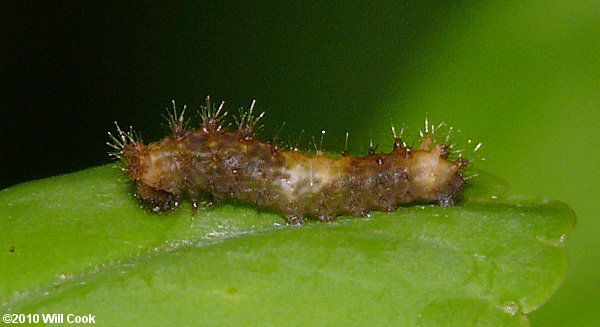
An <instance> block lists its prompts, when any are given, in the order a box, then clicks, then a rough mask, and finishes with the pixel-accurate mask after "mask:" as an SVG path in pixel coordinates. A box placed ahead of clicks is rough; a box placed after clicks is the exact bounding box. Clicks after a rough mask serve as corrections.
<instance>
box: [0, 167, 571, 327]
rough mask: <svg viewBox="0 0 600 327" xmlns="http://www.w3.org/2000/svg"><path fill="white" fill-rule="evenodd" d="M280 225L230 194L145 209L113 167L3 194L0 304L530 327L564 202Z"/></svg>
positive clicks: (558, 253) (122, 319)
mask: <svg viewBox="0 0 600 327" xmlns="http://www.w3.org/2000/svg"><path fill="white" fill-rule="evenodd" d="M480 175H481V177H478V178H475V179H474V180H473V182H472V183H471V185H469V187H468V188H467V190H466V191H465V195H464V200H463V202H462V204H460V205H458V206H454V207H450V208H441V207H437V206H429V205H426V206H408V207H402V208H400V209H399V210H397V211H396V212H393V213H382V212H372V213H371V216H370V217H369V218H355V217H340V218H339V219H338V220H337V221H335V222H333V223H321V222H317V221H314V220H313V221H309V222H308V223H306V224H304V225H303V226H289V225H286V224H285V223H284V220H283V218H281V217H280V216H279V215H277V214H275V213H272V212H264V211H261V210H257V209H256V208H254V207H252V206H246V205H238V204H229V205H221V206H218V207H215V208H210V209H204V210H200V211H199V212H198V213H196V214H195V215H193V214H192V211H191V209H190V207H189V205H187V204H185V205H184V206H183V207H182V208H181V209H180V210H179V211H177V212H174V213H170V214H163V215H153V214H149V213H146V212H145V211H143V210H141V209H140V208H139V203H138V202H137V200H136V199H135V198H134V197H133V196H131V189H130V185H129V182H128V180H127V178H126V177H125V176H124V174H122V173H121V172H120V171H119V170H118V169H114V168H112V167H111V166H110V165H107V166H101V167H97V168H92V169H88V170H85V171H82V172H78V173H74V174H69V175H63V176H58V177H54V178H49V179H45V180H40V181H35V182H30V183H25V184H21V185H18V186H15V187H12V188H10V189H6V190H3V191H1V192H0V246H1V247H0V249H2V251H1V252H0V277H1V281H0V299H1V305H2V308H3V311H4V312H13V313H51V312H55V313H61V312H62V313H69V312H72V313H79V314H87V313H90V314H93V315H95V316H96V321H97V323H98V324H99V325H126V326H162V325H164V324H167V323H173V322H177V325H180V326H186V325H199V324H201V325H204V326H244V325H260V326H281V325H298V326H300V325H301V326H316V325H318V326H339V325H344V326H365V325H369V326H388V325H398V326H491V325H493V326H528V325H529V323H528V320H527V318H526V313H528V312H531V311H532V310H535V309H536V308H538V307H539V306H540V305H542V304H543V303H544V302H545V301H546V300H547V298H548V297H549V296H550V295H551V294H552V293H553V292H554V291H555V290H556V289H557V288H558V286H559V285H560V283H561V282H562V280H563V278H564V275H565V273H566V270H567V256H566V251H565V249H564V244H563V243H564V241H565V239H566V238H567V236H568V234H569V233H570V231H571V229H572V227H573V225H574V223H575V218H574V214H573V212H572V210H571V209H570V208H569V207H568V206H566V205H565V204H563V203H560V202H557V201H550V200H545V199H539V198H531V197H505V196H504V193H505V191H506V185H505V183H504V182H502V181H501V180H500V179H498V178H495V177H493V176H491V175H488V174H485V173H481V174H480Z"/></svg>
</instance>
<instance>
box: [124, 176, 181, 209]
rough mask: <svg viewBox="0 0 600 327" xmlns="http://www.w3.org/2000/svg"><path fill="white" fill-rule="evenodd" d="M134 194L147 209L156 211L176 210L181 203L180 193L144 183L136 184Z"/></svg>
mask: <svg viewBox="0 0 600 327" xmlns="http://www.w3.org/2000/svg"><path fill="white" fill-rule="evenodd" d="M135 196H136V197H137V198H139V199H140V200H142V202H143V203H144V206H145V207H146V208H147V209H148V210H149V211H152V212H156V213H160V212H166V211H173V210H177V209H178V208H179V205H180V204H181V196H180V195H178V194H172V193H169V192H166V191H162V190H157V189H154V188H152V187H150V186H148V185H146V184H144V183H138V184H137V185H136V189H135Z"/></svg>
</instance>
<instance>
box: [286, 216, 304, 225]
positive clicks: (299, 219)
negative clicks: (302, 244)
mask: <svg viewBox="0 0 600 327" xmlns="http://www.w3.org/2000/svg"><path fill="white" fill-rule="evenodd" d="M285 219H286V220H287V222H288V223H289V224H290V225H302V223H303V222H304V216H302V215H301V214H288V215H285Z"/></svg>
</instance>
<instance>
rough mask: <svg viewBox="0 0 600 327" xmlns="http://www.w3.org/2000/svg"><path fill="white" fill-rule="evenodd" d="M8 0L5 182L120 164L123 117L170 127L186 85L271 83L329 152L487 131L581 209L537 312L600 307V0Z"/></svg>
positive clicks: (498, 152) (228, 96) (292, 125)
mask: <svg viewBox="0 0 600 327" xmlns="http://www.w3.org/2000/svg"><path fill="white" fill-rule="evenodd" d="M2 6H3V8H1V9H2V12H3V16H4V17H3V19H2V23H1V24H2V29H3V32H2V35H3V37H2V39H3V41H4V42H5V43H6V44H5V45H3V46H2V49H3V50H4V51H2V58H1V61H0V63H1V66H0V69H1V72H2V76H3V78H2V80H1V82H2V84H1V85H0V86H1V89H2V92H1V93H0V95H1V96H2V97H3V100H2V114H1V116H0V117H2V123H3V125H4V126H5V127H4V130H5V131H6V132H5V133H4V134H3V136H2V137H1V138H0V139H1V141H0V142H1V143H0V146H2V149H4V150H5V156H4V159H3V160H2V163H1V167H0V168H1V169H2V178H1V179H0V187H7V186H9V185H12V184H14V183H18V182H21V181H25V180H28V179H33V178H38V177H45V176H49V175H54V174H59V173H64V172H70V171H74V170H78V169H83V168H86V167H91V166H94V165H98V164H102V163H105V162H107V161H108V159H107V157H106V154H105V153H106V150H107V147H106V146H105V145H104V142H106V131H108V130H112V129H113V126H112V121H113V120H118V121H119V122H120V123H121V124H122V125H125V126H126V125H129V124H132V125H134V126H135V127H136V128H137V129H138V130H140V131H141V132H142V134H143V136H145V138H146V139H150V140H152V139H156V138H158V137H160V136H161V135H162V133H163V131H162V130H161V127H160V126H161V124H162V122H163V120H162V118H160V115H161V114H162V113H163V112H164V107H166V106H168V105H169V103H170V100H171V99H176V100H177V102H178V103H180V104H190V105H192V106H193V108H197V107H198V105H199V104H200V103H202V102H203V97H204V96H205V95H207V94H210V95H212V96H213V98H214V99H217V100H220V99H224V100H227V103H228V105H229V108H231V109H234V108H236V107H239V106H248V105H249V103H250V101H251V100H252V99H257V101H258V108H259V109H261V110H265V111H267V116H266V118H265V125H266V131H265V135H271V134H272V132H273V131H274V130H275V129H276V125H277V124H278V123H279V122H282V121H285V122H287V127H286V129H285V130H284V135H283V138H284V139H288V140H295V136H296V134H298V133H299V131H300V130H301V129H306V130H307V135H318V134H319V131H320V130H321V129H322V128H326V129H327V136H326V138H325V148H326V149H332V150H340V149H341V148H342V147H343V134H344V132H345V131H350V132H351V140H350V148H351V149H355V150H357V151H358V150H360V149H364V148H365V147H366V144H367V142H368V139H369V137H370V135H373V138H374V139H375V141H377V142H380V143H382V144H383V143H384V142H385V140H386V138H387V139H389V132H388V126H389V122H390V120H392V121H394V122H395V123H396V124H397V125H399V126H400V125H402V123H406V124H407V125H408V126H411V127H415V126H420V125H421V124H422V121H423V119H424V117H425V116H426V115H428V116H429V117H430V119H431V120H433V121H436V122H439V121H446V122H448V123H449V124H451V125H452V126H455V127H457V128H460V129H462V131H463V132H462V135H463V136H465V137H468V138H472V139H473V140H476V141H481V142H483V144H484V147H483V151H482V153H483V156H485V158H486V161H481V160H479V161H478V162H477V163H476V164H478V165H480V166H481V167H483V168H484V169H486V170H489V171H491V172H493V173H495V174H497V175H499V176H502V177H503V178H505V179H506V180H507V181H508V182H509V184H510V185H511V190H512V192H513V193H528V194H538V195H543V196H548V197H551V198H556V199H560V200H563V201H565V202H566V203H568V204H570V205H571V206H573V208H574V209H575V211H576V212H577V214H578V219H579V222H578V226H577V227H576V229H575V232H574V234H573V236H572V239H571V240H570V242H569V250H570V254H571V258H572V259H571V265H572V271H571V273H570V274H569V276H568V277H567V280H566V282H565V284H564V286H563V287H562V288H561V290H559V292H558V293H557V294H556V295H555V296H554V297H553V298H552V299H551V300H550V301H549V302H548V304H547V305H545V306H544V307H542V308H541V309H540V310H538V311H536V312H534V313H533V314H531V316H530V317H531V320H532V325H533V326H591V325H594V324H595V323H597V321H598V320H599V319H600V313H598V310H597V307H598V306H599V304H600V303H598V302H599V301H598V295H599V293H600V284H599V283H598V280H599V278H600V260H598V259H599V258H598V255H597V253H598V250H599V249H600V241H598V237H597V235H598V233H599V232H600V222H598V211H599V209H600V204H599V203H600V201H598V195H600V192H599V188H600V187H599V186H598V181H600V172H599V171H598V167H600V150H598V149H600V136H599V132H600V109H599V108H600V43H599V41H598V40H599V39H600V2H595V1H582V0H575V1H569V2H565V1H544V2H539V1H485V2H483V1H455V2H449V1H404V2H385V3H379V4H377V5H375V4H371V3H370V2H366V1H365V2H354V1H344V2H339V3H338V2H324V1H320V2H315V1H302V2H285V3H283V2H275V1H274V2H252V3H250V2H224V1H219V2H217V1H215V2H203V1H187V2H168V3H167V2H165V3H162V4H154V5H147V4H141V3H134V2H123V3H108V2H102V3H98V4H95V5H91V4H85V5H81V4H74V3H68V2H63V3H62V4H48V5H47V6H44V5H41V4H37V5H35V6H33V7H27V5H23V4H19V5H16V4H15V5H12V7H10V8H8V7H6V6H7V5H6V4H3V5H2ZM304 143H305V144H306V143H307V141H305V142H304Z"/></svg>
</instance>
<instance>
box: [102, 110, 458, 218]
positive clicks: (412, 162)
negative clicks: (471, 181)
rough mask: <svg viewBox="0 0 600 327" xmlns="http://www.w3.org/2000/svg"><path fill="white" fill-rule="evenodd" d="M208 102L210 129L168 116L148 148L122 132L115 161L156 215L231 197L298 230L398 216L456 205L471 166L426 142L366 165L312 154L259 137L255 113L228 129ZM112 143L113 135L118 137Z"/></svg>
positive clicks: (373, 157) (205, 122)
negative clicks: (374, 215) (339, 220)
mask: <svg viewBox="0 0 600 327" xmlns="http://www.w3.org/2000/svg"><path fill="white" fill-rule="evenodd" d="M220 110H221V107H219V109H218V110H217V109H216V108H215V107H214V106H211V105H210V103H208V104H207V107H205V108H204V111H203V113H202V114H201V117H202V125H201V126H200V128H198V129H195V130H186V128H185V126H186V123H185V120H184V119H183V114H181V115H177V113H176V112H174V114H173V116H172V117H170V119H169V121H170V125H171V130H172V132H173V134H172V135H170V136H168V137H166V138H164V139H163V140H161V141H158V142H152V143H150V144H148V145H144V144H143V143H142V142H140V141H138V140H136V139H135V138H134V137H133V136H132V134H131V133H124V132H122V131H121V130H120V129H118V131H119V137H113V141H114V144H112V146H113V147H114V148H115V149H117V152H115V155H116V156H118V157H119V158H120V159H121V160H122V161H123V162H125V163H126V165H127V172H128V174H129V175H130V177H131V179H132V181H133V182H134V183H135V187H136V196H137V197H139V198H140V199H141V200H143V201H144V202H145V203H146V204H147V205H148V207H149V208H150V209H151V210H152V211H154V212H161V211H167V210H173V209H176V208H178V207H179V204H180V201H181V199H182V197H183V196H188V197H189V199H190V200H191V201H192V204H193V206H194V208H197V206H198V203H199V201H200V200H201V199H202V198H205V197H207V196H208V197H210V198H211V200H212V202H213V203H218V202H220V201H221V200H225V199H231V200H235V201H239V202H245V203H251V204H255V205H257V206H259V207H264V208H269V209H273V210H275V211H277V212H280V213H282V214H283V215H285V217H286V219H287V220H288V222H290V223H293V224H297V223H301V222H302V221H303V218H304V216H306V215H309V216H315V217H317V218H319V219H320V220H323V221H331V220H333V219H334V218H335V217H336V216H338V215H341V214H351V215H357V216H365V215H367V214H368V212H369V210H372V209H374V210H381V211H394V210H396V208H397V206H398V204H405V203H414V202H420V203H422V202H428V203H430V202H436V203H439V204H440V205H443V206H449V205H453V204H454V201H455V199H456V198H457V197H459V196H460V193H461V190H462V188H463V184H464V180H463V178H462V176H461V175H460V171H461V170H463V169H464V168H465V167H466V165H467V161H466V160H464V159H458V160H456V161H449V160H447V158H448V147H447V146H445V145H443V144H439V143H435V142H434V141H432V138H431V137H430V136H428V135H425V136H423V137H422V140H421V142H422V144H421V146H420V147H419V148H418V149H411V148H409V147H404V146H402V142H401V141H400V140H399V139H398V138H396V139H395V142H394V149H393V151H392V152H391V153H389V154H375V153H373V152H374V151H370V153H369V154H368V155H367V156H364V157H351V156H347V155H344V156H342V157H338V158H334V157H328V156H324V155H317V156H310V155H306V154H302V153H299V152H298V151H295V150H290V151H288V150H284V149H280V148H278V147H277V146H275V145H273V144H271V143H265V142H261V141H259V140H256V139H255V138H254V137H253V129H254V125H255V124H256V122H257V121H258V119H260V117H258V118H256V117H254V116H252V108H251V109H250V112H249V113H247V114H244V115H243V116H242V118H241V119H240V120H241V121H240V123H239V129H238V130H230V129H227V128H223V127H222V118H223V116H224V114H221V113H220ZM111 137H112V135H111Z"/></svg>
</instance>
